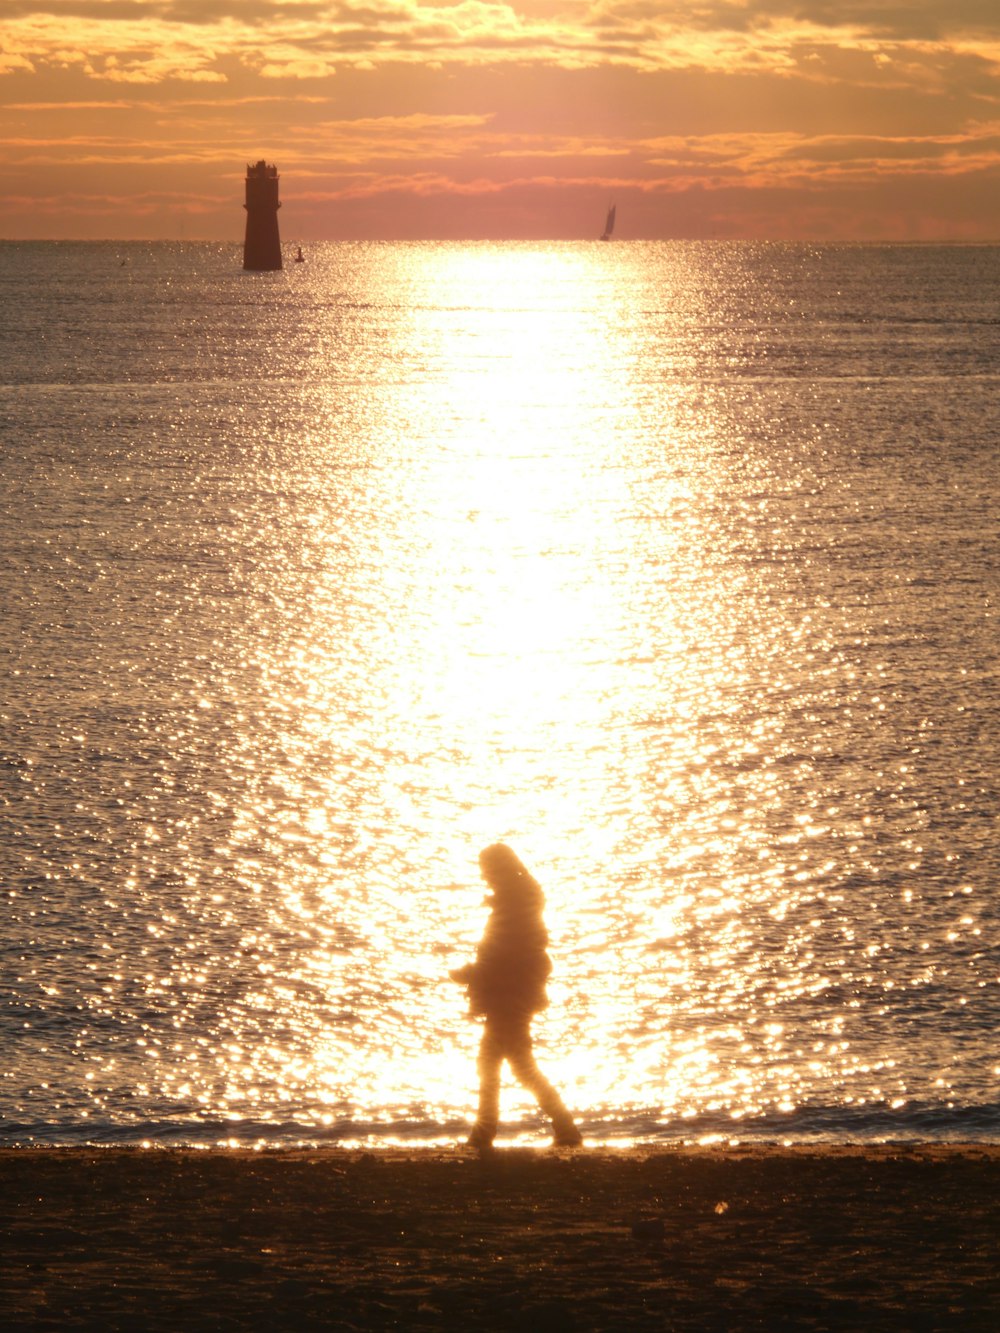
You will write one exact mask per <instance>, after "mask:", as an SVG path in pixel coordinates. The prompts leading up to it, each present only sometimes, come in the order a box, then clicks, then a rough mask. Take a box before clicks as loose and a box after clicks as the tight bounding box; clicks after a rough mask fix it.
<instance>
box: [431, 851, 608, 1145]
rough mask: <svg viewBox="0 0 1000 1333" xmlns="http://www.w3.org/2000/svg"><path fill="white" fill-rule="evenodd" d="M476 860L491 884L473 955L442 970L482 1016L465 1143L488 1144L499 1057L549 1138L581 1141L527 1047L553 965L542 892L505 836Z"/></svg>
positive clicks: (495, 1113) (496, 1105)
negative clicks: (548, 1125) (542, 1118)
mask: <svg viewBox="0 0 1000 1333" xmlns="http://www.w3.org/2000/svg"><path fill="white" fill-rule="evenodd" d="M479 866H480V869H481V871H482V875H483V879H484V880H485V881H486V883H487V884H488V885H489V887H490V889H491V890H492V894H491V895H490V896H488V897H487V899H486V902H487V903H488V904H489V905H490V907H491V909H492V910H491V911H490V915H489V919H488V921H487V923H486V929H485V931H484V932H483V938H482V939H481V940H480V942H479V945H478V947H477V949H476V961H475V962H474V963H468V964H467V965H466V966H465V967H458V968H455V969H454V970H453V971H452V972H450V973H449V976H450V977H451V979H452V980H453V981H457V982H459V983H461V984H462V985H464V986H466V987H467V988H468V993H469V1011H470V1013H471V1014H472V1015H473V1016H482V1017H484V1018H485V1019H486V1022H485V1025H484V1027H483V1036H482V1040H481V1042H480V1045H479V1059H478V1071H479V1111H478V1114H477V1115H476V1121H475V1124H474V1125H473V1126H472V1131H471V1133H470V1134H469V1139H468V1143H469V1146H470V1147H472V1148H477V1149H479V1150H481V1151H482V1150H487V1149H489V1148H490V1146H491V1145H492V1143H493V1139H494V1137H495V1136H496V1132H497V1123H498V1121H499V1117H500V1071H501V1067H502V1065H503V1062H504V1060H506V1061H507V1062H508V1064H509V1065H510V1068H511V1072H512V1073H513V1075H514V1077H515V1078H516V1079H517V1080H518V1081H519V1082H520V1083H521V1084H523V1086H524V1087H526V1088H528V1089H529V1091H531V1092H533V1093H534V1094H535V1097H536V1098H537V1100H538V1104H539V1106H540V1107H541V1108H542V1110H543V1111H544V1112H545V1114H546V1115H547V1116H548V1117H549V1119H550V1120H551V1121H552V1131H553V1142H554V1143H555V1144H556V1145H557V1146H559V1147H576V1146H577V1145H578V1144H579V1143H580V1142H581V1141H582V1140H581V1137H580V1131H579V1130H578V1129H577V1127H576V1125H575V1123H574V1121H573V1117H572V1116H571V1115H570V1113H569V1111H567V1109H566V1107H565V1106H564V1105H563V1101H562V1098H561V1097H560V1096H559V1094H558V1092H556V1090H555V1088H554V1087H553V1086H552V1084H551V1083H550V1082H549V1081H548V1079H547V1078H546V1077H545V1076H544V1074H543V1073H542V1072H541V1070H540V1069H539V1068H538V1065H537V1064H536V1063H535V1057H534V1054H533V1052H532V1049H531V1020H532V1017H533V1016H534V1015H535V1014H536V1013H538V1011H539V1010H540V1009H544V1008H545V1006H546V1005H547V1004H548V997H547V996H546V993H545V983H546V982H547V981H548V978H549V974H550V973H551V971H552V962H551V959H550V958H549V955H548V952H547V947H546V946H547V945H548V942H549V935H548V931H547V930H546V929H545V922H544V921H543V919H542V908H543V907H544V905H545V898H544V896H543V894H542V890H541V888H540V886H539V884H538V882H537V880H535V879H534V877H533V876H532V875H530V874H529V873H528V871H527V870H526V869H525V867H524V866H523V865H522V864H521V862H520V860H519V859H518V857H517V856H516V855H515V853H514V852H513V851H511V849H510V848H509V847H508V846H506V844H505V843H502V842H498V843H494V844H493V845H492V846H490V847H487V848H485V849H484V850H483V851H482V852H480V854H479Z"/></svg>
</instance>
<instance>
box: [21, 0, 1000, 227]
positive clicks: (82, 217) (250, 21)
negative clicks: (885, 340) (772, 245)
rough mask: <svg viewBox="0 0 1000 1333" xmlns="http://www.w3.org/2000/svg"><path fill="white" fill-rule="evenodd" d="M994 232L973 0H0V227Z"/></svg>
mask: <svg viewBox="0 0 1000 1333" xmlns="http://www.w3.org/2000/svg"><path fill="white" fill-rule="evenodd" d="M260 158H264V159H266V160H267V161H268V162H274V163H275V164H276V165H277V167H278V170H279V173H280V176H281V198H282V211H281V213H280V215H279V217H280V223H281V232H282V239H283V240H285V241H291V242H294V241H298V242H300V243H302V242H308V241H310V240H317V239H354V238H359V239H369V238H372V239H411V238H413V239H417V238H420V239H422V238H456V239H479V238H487V239H494V238H497V239H508V238H510V239H544V240H550V239H572V240H575V239H585V238H589V237H593V236H596V235H598V234H599V233H600V231H601V229H602V227H603V222H604V214H605V211H606V209H607V207H608V205H609V203H611V202H612V201H614V202H615V203H616V204H617V209H618V227H617V231H616V236H617V237H619V238H621V239H629V238H635V239H659V238H663V239H670V238H701V237H706V238H726V239H728V238H748V239H758V238H759V239H779V240H780V239H788V240H817V241H826V240H847V241H854V240H858V241H866V240H904V241H921V240H946V241H989V240H1000V5H998V3H997V0H865V2H864V3H862V2H861V0H515V2H514V3H499V2H498V0H456V3H448V2H447V0H426V2H425V0H356V2H355V3H339V2H336V0H335V2H334V3H330V2H329V0H0V164H2V169H3V173H4V190H3V192H2V196H0V238H8V239H48V238H51V239H91V238H94V239H97V238H111V239H132V238H134V239H147V238H149V239H159V238H163V239H190V240H195V239H211V240H216V239H217V240H226V241H238V240H240V239H241V238H242V234H243V226H244V216H245V215H244V212H243V207H242V205H243V179H244V176H245V173H246V165H247V163H248V162H252V161H257V160H258V159H260Z"/></svg>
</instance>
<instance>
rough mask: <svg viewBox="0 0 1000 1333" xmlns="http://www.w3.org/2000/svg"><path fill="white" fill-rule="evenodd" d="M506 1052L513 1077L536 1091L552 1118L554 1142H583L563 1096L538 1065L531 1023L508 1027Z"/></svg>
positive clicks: (562, 1143) (531, 1090)
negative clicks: (532, 1045) (533, 1047)
mask: <svg viewBox="0 0 1000 1333" xmlns="http://www.w3.org/2000/svg"><path fill="white" fill-rule="evenodd" d="M504 1054H505V1055H506V1057H507V1059H508V1061H509V1062H510V1068H511V1072H512V1073H513V1075H514V1077H515V1078H516V1079H517V1081H518V1082H519V1083H520V1084H521V1085H522V1086H523V1087H525V1088H527V1089H528V1090H529V1091H530V1092H533V1093H534V1094H535V1097H536V1099H537V1101H538V1105H539V1106H540V1107H541V1108H542V1110H543V1111H544V1112H545V1114H546V1115H547V1116H548V1117H549V1119H550V1120H551V1121H552V1132H553V1138H554V1140H555V1142H556V1143H557V1144H559V1145H560V1146H561V1147H573V1146H575V1145H576V1144H578V1143H580V1141H581V1139H580V1131H579V1130H578V1129H577V1127H576V1125H575V1124H574V1122H573V1117H572V1116H571V1115H570V1113H569V1111H567V1109H566V1107H565V1105H564V1103H563V1099H562V1098H561V1097H560V1096H559V1094H558V1092H556V1090H555V1088H554V1087H553V1086H552V1084H551V1083H550V1082H549V1080H548V1079H547V1078H546V1077H545V1075H544V1074H543V1073H542V1071H541V1070H540V1069H539V1068H538V1064H537V1062H536V1060H535V1054H534V1051H533V1050H532V1048H531V1028H530V1026H529V1024H528V1023H523V1024H517V1025H512V1026H511V1027H510V1028H508V1029H507V1033H506V1039H505V1041H504Z"/></svg>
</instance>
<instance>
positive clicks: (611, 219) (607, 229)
mask: <svg viewBox="0 0 1000 1333" xmlns="http://www.w3.org/2000/svg"><path fill="white" fill-rule="evenodd" d="M614 229H615V205H614V204H612V205H611V207H610V208H609V209H608V220H607V222H605V224H604V235H603V236H602V237H601V240H602V241H610V240H611V233H612V232H613V231H614Z"/></svg>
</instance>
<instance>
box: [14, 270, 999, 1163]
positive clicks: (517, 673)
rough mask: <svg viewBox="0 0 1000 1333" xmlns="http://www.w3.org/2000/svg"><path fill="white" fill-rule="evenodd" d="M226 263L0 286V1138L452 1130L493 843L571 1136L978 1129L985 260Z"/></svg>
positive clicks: (289, 1136) (994, 643)
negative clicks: (529, 934)
mask: <svg viewBox="0 0 1000 1333" xmlns="http://www.w3.org/2000/svg"><path fill="white" fill-rule="evenodd" d="M239 255H240V251H239V248H238V247H235V246H228V245H195V244H178V245H170V244H161V245H145V244H142V245H140V244H136V245H125V244H105V245H100V244H93V245H90V244H79V245H72V244H10V243H8V244H5V245H0V324H2V327H3V347H4V358H3V365H2V367H0V380H2V384H0V448H2V477H3V487H2V493H0V506H2V525H0V570H2V576H0V577H2V589H3V617H2V620H0V661H2V672H3V681H4V687H3V697H2V700H0V783H2V787H0V798H2V800H0V871H2V875H0V894H2V900H3V906H4V910H3V913H2V918H0V1046H2V1052H3V1059H2V1072H0V1141H2V1142H7V1143H11V1142H32V1141H33V1142H39V1143H53V1144H64V1143H76V1142H182V1143H194V1144H214V1143H218V1142H240V1143H260V1144H278V1143H287V1142H300V1141H304V1142H360V1143H367V1144H375V1145H377V1144H379V1143H385V1144H389V1143H395V1142H399V1141H405V1142H412V1143H442V1142H451V1141H454V1140H455V1139H456V1138H458V1137H460V1136H461V1135H462V1134H463V1133H464V1130H465V1127H466V1124H467V1121H468V1119H469V1117H470V1114H471V1112H472V1109H473V1106H474V1097H475V1068H474V1054H475V1047H476V1044H477V1040H478V1028H477V1026H476V1025H475V1024H474V1023H472V1022H470V1021H469V1020H468V1019H467V1018H466V1016H465V1013H464V998H463V995H462V993H461V991H460V990H459V989H458V988H457V987H455V986H454V985H452V984H451V983H449V982H448V981H447V979H446V976H447V971H448V969H449V967H454V966H456V965H457V964H459V963H460V962H462V961H465V960H467V959H468V958H470V957H471V955H472V950H473V948H474V946H475V943H476V940H477V939H478V936H479V934H480V932H481V929H482V926H483V922H484V919H485V909H484V907H483V903H482V897H483V886H482V885H481V883H480V882H479V879H478V868H477V853H478V851H479V848H480V847H481V846H483V845H485V844H486V843H489V842H492V841H495V840H497V839H503V840H506V841H509V842H510V843H511V844H512V845H513V846H514V847H515V849H516V850H517V851H518V852H519V853H520V854H521V856H522V858H523V859H524V860H525V861H526V863H527V864H528V865H529V867H531V868H532V870H533V871H534V872H535V873H536V874H537V876H538V878H539V879H540V880H541V882H542V884H543V887H544V888H545V891H546V895H547V921H548V925H549V929H550V932H551V935H552V945H551V952H552V956H553V960H554V964H555V973H554V976H553V979H552V982H551V984H550V987H549V991H550V997H551V1005H550V1008H549V1009H548V1011H546V1013H545V1014H544V1015H543V1016H541V1017H540V1019H539V1020H538V1021H537V1023H536V1034H537V1049H538V1055H539V1060H540V1063H541V1064H542V1066H543V1068H544V1069H545V1070H546V1072H547V1073H548V1074H549V1075H550V1076H551V1078H552V1079H553V1081H554V1082H555V1083H557V1084H558V1085H559V1086H560V1088H561V1089H562V1091H563V1093H564V1095H565V1098H566V1100H567V1101H568V1102H569V1103H570V1104H571V1105H572V1106H573V1108H574V1109H575V1110H576V1111H577V1113H578V1117H579V1120H580V1124H581V1127H582V1129H583V1131H584V1134H585V1136H586V1137H587V1139H588V1140H589V1141H591V1142H604V1143H611V1144H619V1143H620V1144H627V1143H629V1142H636V1141H639V1142H676V1141H690V1140H710V1139H715V1138H721V1139H731V1138H739V1139H752V1138H770V1139H774V1138H781V1139H790V1140H800V1141H801V1140H808V1139H817V1138H818V1139H832V1140H843V1139H904V1138H914V1137H916V1138H941V1139H967V1138H976V1139H989V1140H993V1141H997V1140H1000V1097H998V1094H997V1082H998V1073H1000V1060H998V1056H997V1048H996V1032H997V1029H998V1026H1000V959H998V951H997V918H998V869H1000V853H998V841H997V809H998V802H997V771H998V768H1000V726H998V722H1000V703H998V697H997V687H996V681H997V667H998V661H997V659H998V643H1000V636H998V626H997V592H998V582H1000V575H998V569H1000V561H998V540H997V519H996V495H997V489H998V486H997V483H998V481H1000V475H998V473H1000V468H998V453H997V426H996V419H997V418H996V406H995V404H996V403H997V401H998V397H997V393H998V388H1000V383H998V381H1000V249H998V248H991V247H942V248H934V247H920V246H917V247H891V246H874V247H863V246H862V247H815V246H777V245H775V246H768V245H728V244H726V245H721V244H720V245H712V244H663V245H656V244H650V245H645V244H620V245H619V244H612V245H599V244H555V245H547V246H541V245H472V246H462V245H363V244H358V245H349V244H337V245H329V246H317V247H316V248H315V249H313V250H312V251H311V252H310V253H309V254H308V256H307V262H306V263H305V264H298V265H295V264H290V265H289V267H288V268H287V269H286V270H285V271H284V272H282V273H277V274H244V273H243V272H242V271H241V270H240V268H239V263H240V259H239ZM503 1114H504V1118H505V1123H506V1132H507V1135H508V1138H509V1139H510V1140H512V1141H522V1142H535V1141H544V1140H545V1137H546V1126H545V1124H544V1123H543V1122H542V1121H541V1120H540V1119H539V1117H538V1115H537V1113H536V1110H535V1108H534V1106H533V1104H532V1103H531V1101H530V1099H526V1098H525V1095H524V1094H523V1093H522V1092H521V1091H520V1089H518V1088H517V1087H516V1086H512V1085H511V1086H508V1087H507V1088H506V1089H505V1099H504V1103H503Z"/></svg>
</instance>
